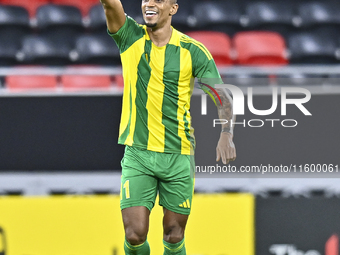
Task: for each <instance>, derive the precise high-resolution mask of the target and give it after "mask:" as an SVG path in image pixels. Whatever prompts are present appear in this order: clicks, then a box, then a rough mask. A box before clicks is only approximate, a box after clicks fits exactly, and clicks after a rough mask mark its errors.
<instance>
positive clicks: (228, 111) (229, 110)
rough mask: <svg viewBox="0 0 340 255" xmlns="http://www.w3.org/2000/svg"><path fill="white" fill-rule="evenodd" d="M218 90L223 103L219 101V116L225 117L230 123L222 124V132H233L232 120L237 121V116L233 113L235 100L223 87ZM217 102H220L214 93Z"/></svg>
mask: <svg viewBox="0 0 340 255" xmlns="http://www.w3.org/2000/svg"><path fill="white" fill-rule="evenodd" d="M216 92H217V93H218V95H219V96H220V98H221V101H222V105H220V104H219V103H218V117H219V118H220V119H225V120H227V121H228V123H226V124H223V125H222V132H229V133H231V134H233V126H231V125H230V122H231V121H233V122H235V116H234V115H233V100H232V98H231V97H230V95H229V94H228V93H226V92H225V90H223V89H216ZM214 97H215V100H216V102H219V100H218V98H217V96H216V95H214Z"/></svg>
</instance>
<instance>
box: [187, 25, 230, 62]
mask: <svg viewBox="0 0 340 255" xmlns="http://www.w3.org/2000/svg"><path fill="white" fill-rule="evenodd" d="M187 35H188V36H190V37H192V38H194V39H196V40H197V41H199V42H201V43H203V44H204V45H205V46H206V47H207V49H208V50H209V51H210V53H211V55H212V56H213V58H214V60H215V63H216V65H231V64H233V59H232V58H231V40H230V38H229V36H228V35H226V34H225V33H222V32H214V31H195V32H188V33H187Z"/></svg>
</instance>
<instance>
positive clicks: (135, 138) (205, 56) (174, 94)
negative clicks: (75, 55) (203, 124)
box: [109, 16, 220, 155]
mask: <svg viewBox="0 0 340 255" xmlns="http://www.w3.org/2000/svg"><path fill="white" fill-rule="evenodd" d="M109 34H110V36H112V38H113V39H114V40H115V42H116V44H117V45H118V48H119V50H120V55H121V62H122V66H123V77H124V94H123V107H122V115H121V122H120V128H119V139H118V143H119V144H125V145H129V146H136V147H138V148H142V149H147V150H151V151H157V152H166V153H180V154H186V155H190V154H193V147H192V146H193V145H192V143H193V142H194V138H193V128H192V127H191V116H190V98H191V94H192V91H193V86H194V79H193V78H194V77H198V78H220V75H219V73H218V70H217V68H216V65H215V62H214V60H213V58H212V56H211V54H210V53H209V51H208V50H207V49H206V48H205V47H204V46H203V45H202V44H201V43H199V42H197V41H195V40H194V39H192V38H190V37H188V36H186V35H185V34H183V33H181V32H179V31H177V30H176V29H173V30H172V35H171V38H170V41H169V43H168V44H167V45H165V46H163V47H157V46H156V45H154V44H153V43H152V41H151V39H150V37H149V35H148V32H147V30H146V26H145V25H144V26H142V25H139V24H137V23H136V22H135V21H134V20H133V19H132V18H130V17H128V16H127V18H126V21H125V23H124V25H123V27H121V28H120V30H119V31H118V32H117V33H115V34H111V33H109Z"/></svg>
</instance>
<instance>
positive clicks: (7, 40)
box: [0, 5, 30, 66]
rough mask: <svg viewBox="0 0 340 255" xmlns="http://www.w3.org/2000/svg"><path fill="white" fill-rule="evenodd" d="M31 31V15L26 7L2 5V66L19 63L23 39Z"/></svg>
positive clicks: (0, 46)
mask: <svg viewBox="0 0 340 255" xmlns="http://www.w3.org/2000/svg"><path fill="white" fill-rule="evenodd" d="M29 32H30V28H29V16H28V12H27V10H26V9H25V8H23V7H20V6H7V5H0V38H1V40H0V66H7V65H9V66H11V65H15V64H17V58H16V55H17V52H18V51H19V49H20V46H21V39H22V38H23V37H24V36H25V35H26V34H27V33H29Z"/></svg>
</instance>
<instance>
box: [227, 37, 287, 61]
mask: <svg viewBox="0 0 340 255" xmlns="http://www.w3.org/2000/svg"><path fill="white" fill-rule="evenodd" d="M233 45H234V47H235V50H236V55H237V58H236V63H237V64H240V65H285V64H287V63H288V60H287V58H286V56H285V52H286V45H285V41H284V38H283V37H282V36H281V35H280V34H278V33H276V32H264V31H246V32H239V33H237V34H236V35H235V36H234V37H233Z"/></svg>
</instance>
